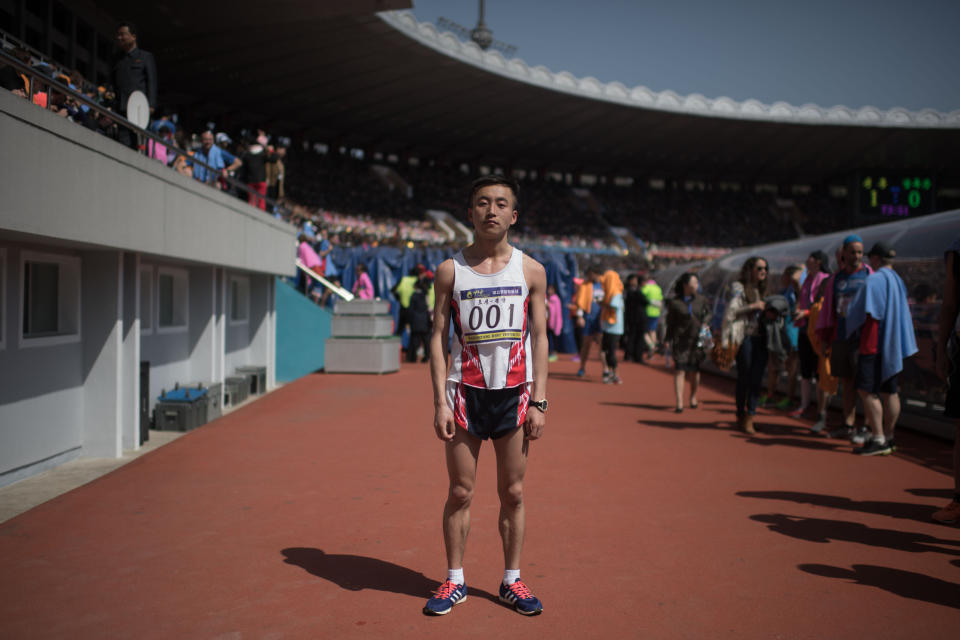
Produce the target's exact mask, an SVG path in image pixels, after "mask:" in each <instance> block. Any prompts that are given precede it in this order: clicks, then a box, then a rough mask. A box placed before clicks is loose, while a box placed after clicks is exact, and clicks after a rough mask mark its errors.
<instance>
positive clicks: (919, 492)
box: [905, 489, 953, 500]
mask: <svg viewBox="0 0 960 640" xmlns="http://www.w3.org/2000/svg"><path fill="white" fill-rule="evenodd" d="M905 491H906V492H907V493H909V494H911V495H914V496H919V497H921V498H942V499H944V500H950V499H951V498H953V490H952V489H905Z"/></svg>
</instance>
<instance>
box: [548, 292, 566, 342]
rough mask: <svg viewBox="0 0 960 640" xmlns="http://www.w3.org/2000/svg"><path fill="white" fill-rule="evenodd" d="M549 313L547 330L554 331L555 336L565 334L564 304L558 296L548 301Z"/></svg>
mask: <svg viewBox="0 0 960 640" xmlns="http://www.w3.org/2000/svg"><path fill="white" fill-rule="evenodd" d="M547 313H548V314H549V316H548V318H547V329H549V330H550V331H552V332H553V335H555V336H558V335H560V333H561V332H563V303H562V302H561V301H560V296H558V295H557V294H553V295H552V296H550V298H549V299H548V300H547Z"/></svg>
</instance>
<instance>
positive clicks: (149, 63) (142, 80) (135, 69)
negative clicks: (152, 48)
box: [113, 48, 157, 115]
mask: <svg viewBox="0 0 960 640" xmlns="http://www.w3.org/2000/svg"><path fill="white" fill-rule="evenodd" d="M113 88H114V90H115V91H116V93H117V109H118V111H119V112H120V114H121V115H125V114H126V111H127V100H128V99H129V98H130V94H131V93H133V92H134V91H143V92H144V93H145V94H147V102H149V103H150V106H151V107H153V108H154V109H156V107H157V63H156V62H155V61H154V59H153V54H152V53H149V52H147V51H144V50H143V49H139V48H137V49H134V50H133V51H131V52H130V53H122V52H121V53H120V55H119V56H117V58H116V59H115V61H114V63H113Z"/></svg>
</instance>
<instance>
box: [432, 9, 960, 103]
mask: <svg viewBox="0 0 960 640" xmlns="http://www.w3.org/2000/svg"><path fill="white" fill-rule="evenodd" d="M413 2H414V7H413V12H414V14H415V15H416V16H417V19H418V20H420V21H421V22H424V21H425V22H433V23H436V20H437V18H438V17H440V16H443V17H446V18H448V19H450V20H453V21H455V22H458V23H460V24H461V25H463V26H465V27H468V28H472V27H473V26H474V25H475V24H476V22H477V9H478V4H479V3H478V1H477V0H413ZM486 23H487V27H488V28H489V29H491V30H492V31H493V35H494V38H495V39H497V40H501V41H503V42H507V43H509V44H512V45H515V46H516V47H517V53H516V57H519V58H522V59H523V60H524V61H525V62H527V64H529V65H531V66H533V65H538V64H540V65H544V66H546V67H548V68H549V69H550V70H551V71H569V72H570V73H572V74H574V75H575V76H578V77H582V76H588V75H589V76H593V77H595V78H597V79H598V80H601V81H603V82H609V81H612V80H617V81H620V82H622V83H623V84H625V85H627V86H628V87H633V86H636V85H644V86H647V87H649V88H651V89H653V90H655V91H662V90H664V89H672V90H673V91H676V92H677V93H679V94H681V95H686V94H690V93H701V94H703V95H705V96H706V97H708V98H717V97H720V96H729V97H731V98H733V99H735V100H739V101H742V100H746V99H747V98H755V99H757V100H760V101H761V102H765V103H768V104H769V103H772V102H776V101H778V100H783V101H785V102H789V103H790V104H793V105H798V106H799V105H801V104H805V103H808V102H812V103H815V104H818V105H820V106H823V107H831V106H834V105H837V104H843V105H846V106H848V107H854V108H856V107H862V106H865V105H873V106H876V107H880V108H883V109H888V108H891V107H906V108H908V109H913V110H916V109H922V108H925V107H929V108H933V109H937V110H939V111H944V112H949V111H953V110H955V109H960V0H908V1H900V2H895V1H888V0H874V1H873V2H870V1H867V0H833V1H832V2H830V1H827V0H805V1H800V0H794V1H792V2H786V1H784V0H767V1H765V2H763V1H760V0H734V1H727V2H725V1H724V0H655V1H644V0H635V1H633V2H630V1H627V0H593V1H589V0H548V1H539V2H537V1H534V0H487V2H486Z"/></svg>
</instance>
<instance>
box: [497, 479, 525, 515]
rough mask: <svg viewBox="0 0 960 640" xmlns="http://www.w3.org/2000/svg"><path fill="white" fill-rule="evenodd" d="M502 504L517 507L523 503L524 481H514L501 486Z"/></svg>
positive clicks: (512, 507)
mask: <svg viewBox="0 0 960 640" xmlns="http://www.w3.org/2000/svg"><path fill="white" fill-rule="evenodd" d="M497 491H498V493H499V494H500V504H501V505H503V506H504V507H507V508H510V509H515V508H517V507H519V506H520V505H521V504H523V483H522V482H514V483H512V484H509V485H507V486H505V487H500V488H499V489H498V490H497Z"/></svg>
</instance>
